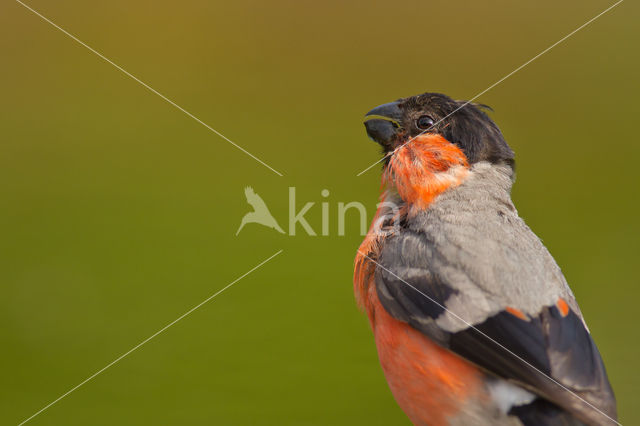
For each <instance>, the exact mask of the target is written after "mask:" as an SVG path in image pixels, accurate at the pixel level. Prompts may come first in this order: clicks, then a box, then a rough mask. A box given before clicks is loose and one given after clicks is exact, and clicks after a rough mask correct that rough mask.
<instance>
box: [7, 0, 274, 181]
mask: <svg viewBox="0 0 640 426" xmlns="http://www.w3.org/2000/svg"><path fill="white" fill-rule="evenodd" d="M16 2H18V3H19V4H21V5H22V6H24V7H25V8H26V9H28V10H30V11H31V12H33V13H34V14H36V15H37V16H39V17H40V18H42V19H43V20H44V21H46V22H48V23H49V24H51V25H53V26H54V27H55V28H57V29H58V30H60V31H61V32H62V33H64V34H65V35H67V36H69V37H70V38H71V39H73V40H74V41H76V42H77V43H79V44H81V45H82V46H84V47H86V48H87V49H89V50H90V51H91V52H93V53H95V54H96V55H97V56H99V57H100V58H101V59H103V60H104V61H106V62H108V63H109V64H111V65H113V66H114V67H115V68H116V69H118V71H121V72H122V73H123V74H125V75H126V76H127V77H130V78H132V79H133V80H135V81H136V82H138V83H140V84H141V85H142V86H144V87H145V88H146V89H148V90H149V91H151V92H153V93H155V94H156V95H158V96H160V97H161V98H162V99H164V100H165V101H167V102H168V103H169V104H171V105H172V106H174V107H175V108H177V109H179V110H180V111H182V112H183V113H185V114H186V115H188V116H189V117H191V118H193V119H194V120H195V121H197V122H198V123H200V124H202V125H203V126H204V127H206V128H207V129H209V130H211V131H212V132H213V133H215V134H216V135H218V136H220V137H221V138H222V139H224V140H225V141H227V142H229V143H230V144H231V145H233V146H235V147H236V148H238V149H239V150H240V151H242V152H244V153H245V154H247V155H248V156H249V157H251V158H253V159H254V160H256V161H257V162H258V163H260V164H262V165H263V166H265V167H266V168H268V169H269V170H271V171H272V172H273V173H275V174H277V175H278V176H283V175H282V173H280V172H279V171H277V170H276V169H274V168H273V167H271V166H270V165H268V164H267V163H265V162H264V161H262V160H261V159H259V158H258V157H256V156H255V155H253V154H252V153H250V152H249V151H247V150H246V149H244V148H243V147H241V146H240V145H238V144H237V143H235V142H234V141H232V140H231V139H229V138H228V137H226V136H225V135H223V134H222V133H220V132H219V131H217V130H216V129H214V128H213V127H211V126H209V125H208V124H207V123H205V122H204V121H202V120H200V119H199V118H198V117H196V116H195V115H193V114H191V113H190V112H189V111H187V110H186V109H184V108H182V107H181V106H180V105H178V104H176V103H175V102H173V101H172V100H171V99H169V98H167V97H166V96H165V95H163V94H162V93H160V92H158V91H157V90H156V89H154V88H153V87H151V86H149V85H148V84H147V83H145V82H144V81H142V80H140V79H139V78H138V77H136V76H135V75H133V74H131V73H130V72H129V71H127V70H125V69H124V68H122V67H121V66H120V65H118V64H116V63H115V62H113V61H112V60H111V59H109V58H107V57H106V56H104V55H103V54H102V53H100V52H98V51H97V50H95V49H94V48H93V47H91V46H89V45H88V44H86V43H85V42H83V41H82V40H80V39H79V38H77V37H76V36H74V35H73V34H71V33H69V32H68V31H67V30H65V29H64V28H62V27H60V26H59V25H57V24H55V23H54V22H52V21H51V20H50V19H48V18H47V17H45V16H43V15H42V14H41V13H39V12H38V11H36V10H34V9H33V8H31V7H30V6H28V5H26V4H24V3H23V2H21V1H20V0H16Z"/></svg>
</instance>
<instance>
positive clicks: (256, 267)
mask: <svg viewBox="0 0 640 426" xmlns="http://www.w3.org/2000/svg"><path fill="white" fill-rule="evenodd" d="M282 252H283V250H278V251H277V252H276V253H275V254H272V255H271V256H270V257H268V258H267V259H265V260H263V261H262V262H260V263H259V264H257V265H256V266H254V267H253V268H251V269H249V270H248V271H247V272H245V273H244V274H242V275H240V276H239V277H238V278H236V279H235V280H233V281H231V282H230V283H229V284H227V285H226V286H224V287H223V288H222V289H220V290H218V291H217V292H215V293H214V294H212V295H211V296H209V297H207V298H206V299H204V300H203V301H202V302H200V303H198V304H197V305H196V306H194V307H193V308H191V309H189V310H188V311H187V312H185V313H184V314H182V315H180V316H179V317H178V318H176V319H175V320H173V321H171V322H170V323H169V324H167V325H165V326H164V327H162V328H161V329H160V330H158V331H156V332H155V333H153V334H152V335H151V336H149V337H147V338H146V339H144V340H143V341H142V342H140V343H138V344H137V345H135V346H134V347H133V348H131V349H129V350H128V351H127V352H125V353H123V354H122V355H120V356H119V357H118V358H116V359H114V360H113V361H111V362H110V363H109V364H107V365H105V366H104V367H102V368H101V369H100V370H98V371H96V372H95V373H93V374H92V375H91V376H89V377H87V378H86V379H84V380H83V381H82V382H80V383H78V384H77V385H76V386H74V387H72V388H71V389H69V390H68V391H67V392H65V393H63V394H62V395H60V396H59V397H58V398H56V399H54V400H53V401H51V402H50V403H49V404H47V405H45V406H44V407H42V408H41V409H40V410H38V411H37V412H35V413H34V414H33V415H31V416H30V417H28V418H26V419H25V420H23V421H22V422H21V423H19V424H18V426H21V425H23V424H25V423H27V422H28V421H29V420H31V419H33V418H34V417H36V416H37V415H38V414H40V413H42V412H43V411H44V410H46V409H47V408H49V407H51V406H52V405H53V404H55V403H57V402H58V401H60V400H61V399H62V398H64V397H66V396H68V395H69V394H70V393H72V392H73V391H75V390H76V389H78V388H79V387H80V386H82V385H84V384H85V383H87V382H88V381H90V380H92V379H93V378H94V377H96V376H97V375H99V374H100V373H102V372H103V371H105V370H106V369H107V368H109V367H111V366H112V365H114V364H115V363H117V362H118V361H120V360H122V359H123V358H124V357H126V356H127V355H129V354H130V353H131V352H133V351H135V350H136V349H138V348H140V347H141V346H142V345H144V344H145V343H147V342H148V341H150V340H151V339H153V338H154V337H156V336H157V335H158V334H160V333H162V332H164V331H165V330H166V329H168V328H169V327H171V326H172V325H174V324H175V323H177V322H178V321H180V320H181V319H183V318H184V317H186V316H187V315H189V314H190V313H192V312H193V311H195V310H196V309H198V308H199V307H201V306H202V305H204V304H205V303H207V302H208V301H210V300H211V299H213V298H214V297H216V296H217V295H219V294H220V293H222V292H223V291H225V290H226V289H228V288H229V287H231V286H232V285H234V284H235V283H237V282H238V281H240V280H241V279H243V278H244V277H246V276H247V275H249V274H250V273H252V272H253V271H255V270H256V269H258V268H260V267H261V266H262V265H264V264H265V263H267V262H268V261H270V260H271V259H273V258H274V257H276V256H277V255H279V254H280V253H282Z"/></svg>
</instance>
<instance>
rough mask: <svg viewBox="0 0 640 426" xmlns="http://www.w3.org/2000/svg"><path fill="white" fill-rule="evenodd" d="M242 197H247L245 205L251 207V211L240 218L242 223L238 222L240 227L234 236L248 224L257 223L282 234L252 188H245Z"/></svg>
mask: <svg viewBox="0 0 640 426" xmlns="http://www.w3.org/2000/svg"><path fill="white" fill-rule="evenodd" d="M244 195H245V197H247V203H249V205H250V206H251V207H253V211H252V212H249V213H247V214H245V215H244V216H243V217H242V221H241V222H240V227H239V228H238V230H237V231H236V235H238V234H239V233H240V231H241V230H242V228H244V226H245V225H246V224H248V223H259V224H260V225H264V226H266V227H267V228H272V229H275V230H276V231H278V232H279V233H281V234H284V231H283V230H282V228H280V225H278V222H277V221H276V219H275V218H274V217H273V215H272V214H271V212H270V211H269V208H268V207H267V205H266V204H265V202H264V200H263V199H262V198H261V197H260V196H259V195H258V194H256V192H255V191H254V190H253V188H252V187H250V186H247V187H246V188H245V189H244Z"/></svg>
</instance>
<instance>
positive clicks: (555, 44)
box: [356, 0, 624, 177]
mask: <svg viewBox="0 0 640 426" xmlns="http://www.w3.org/2000/svg"><path fill="white" fill-rule="evenodd" d="M623 1H624V0H618V1H617V2H616V3H614V4H612V5H611V6H609V7H608V8H606V9H605V10H603V11H602V12H600V13H598V14H597V15H596V16H594V17H593V18H591V19H589V20H588V21H587V22H585V23H584V24H582V25H580V26H579V27H578V28H576V29H575V30H573V31H571V32H570V33H569V34H567V35H566V36H564V37H562V38H561V39H560V40H558V41H556V42H555V43H553V44H552V45H551V46H549V47H547V48H546V49H544V50H543V51H542V52H540V53H538V54H537V55H536V56H534V57H533V58H531V59H529V60H528V61H527V62H525V63H524V64H522V65H520V66H519V67H518V68H516V69H514V70H513V71H511V72H510V73H509V74H507V75H505V76H504V77H502V78H501V79H500V80H498V81H496V82H495V83H493V84H492V85H491V86H489V87H487V88H486V89H484V90H483V91H482V92H480V93H478V94H477V95H475V96H474V97H473V98H471V99H469V100H468V101H466V102H465V103H463V104H462V105H460V106H459V107H458V108H456V109H455V110H453V112H451V113H449V114H447V115H445V116H444V117H442V118H441V119H440V120H438V121H436V122H435V123H433V125H432V126H431V127H433V126H436V125H437V124H439V123H441V122H442V121H444V120H445V119H446V118H447V117H449V116H451V115H453V114H455V113H456V112H458V111H459V110H461V109H462V108H464V107H465V106H467V105H469V104H470V103H471V102H473V101H475V100H476V99H478V98H479V97H480V96H482V95H484V94H485V93H487V92H488V91H489V90H491V89H493V88H494V87H496V86H497V85H498V84H500V83H502V82H503V81H505V80H506V79H508V78H509V77H511V76H512V75H514V74H515V73H517V72H518V71H520V70H521V69H522V68H524V67H526V66H527V65H529V64H530V63H531V62H533V61H535V60H536V59H538V58H539V57H540V56H542V55H544V54H545V53H547V52H548V51H550V50H551V49H553V48H554V47H556V46H557V45H559V44H560V43H562V42H563V41H565V40H566V39H568V38H569V37H571V36H572V35H574V34H575V33H577V32H578V31H580V30H581V29H583V28H584V27H586V26H587V25H589V24H590V23H592V22H593V21H595V20H596V19H598V18H599V17H601V16H602V15H604V14H605V13H607V12H608V11H610V10H611V9H613V8H614V7H616V6H617V5H619V4H620V3H622V2H623ZM428 130H429V129H426V130H423V131H422V132H420V133H419V134H417V135H415V136H414V137H412V138H410V139H409V140H408V141H407V142H405V143H403V144H402V145H400V146H399V147H397V148H396V149H394V150H393V151H392V152H391V153H389V154H387V155H385V156H384V157H382V158H381V159H379V160H378V161H376V162H375V163H373V164H371V165H370V166H369V167H367V168H366V169H364V170H363V171H361V172H360V173H358V174H357V175H356V177H357V176H360V175H362V174H364V173H365V172H367V171H369V170H370V169H371V168H372V167H375V165H376V164H378V163H380V162H381V161H383V160H384V159H385V158H387V157H388V156H390V155H392V153H393V152H396V151H397V150H398V149H400V148H402V147H403V146H405V145H406V144H408V143H410V142H411V141H413V140H414V139H415V138H417V137H418V136H420V135H422V134H424V133H426V132H427V131H428Z"/></svg>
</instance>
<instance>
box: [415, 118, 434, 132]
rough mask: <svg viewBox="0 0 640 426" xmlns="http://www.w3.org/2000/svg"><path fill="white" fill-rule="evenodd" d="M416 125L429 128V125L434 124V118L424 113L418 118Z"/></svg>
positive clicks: (425, 128) (424, 128) (419, 127)
mask: <svg viewBox="0 0 640 426" xmlns="http://www.w3.org/2000/svg"><path fill="white" fill-rule="evenodd" d="M416 126H418V129H422V130H427V129H428V128H429V127H431V126H433V118H431V117H429V116H428V115H423V116H422V117H420V118H418V119H417V120H416Z"/></svg>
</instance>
